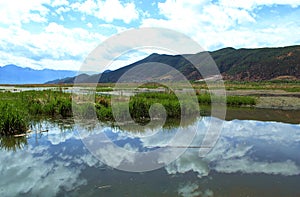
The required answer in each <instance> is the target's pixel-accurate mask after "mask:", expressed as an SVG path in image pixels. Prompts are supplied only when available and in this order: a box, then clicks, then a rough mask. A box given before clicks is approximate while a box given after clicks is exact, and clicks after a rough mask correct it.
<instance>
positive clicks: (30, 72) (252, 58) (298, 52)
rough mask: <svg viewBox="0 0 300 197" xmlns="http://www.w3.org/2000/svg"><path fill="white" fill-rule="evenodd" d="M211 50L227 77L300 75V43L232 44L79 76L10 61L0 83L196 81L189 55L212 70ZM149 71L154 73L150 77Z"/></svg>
mask: <svg viewBox="0 0 300 197" xmlns="http://www.w3.org/2000/svg"><path fill="white" fill-rule="evenodd" d="M208 53H209V54H210V56H211V57H212V59H213V60H214V61H215V63H216V65H217V67H218V69H219V70H220V73H221V74H222V76H223V78H224V79H225V80H237V81H260V80H272V79H280V78H288V79H300V45H297V46H288V47H277V48H256V49H245V48H242V49H234V48H230V47H229V48H223V49H220V50H216V51H210V52H200V53H197V54H189V55H165V54H157V53H153V54H151V55H149V56H148V57H146V58H144V59H142V60H139V61H137V62H135V63H132V64H130V65H127V66H124V67H122V68H119V69H117V70H113V71H111V70H107V71H105V72H103V73H102V74H101V75H100V74H80V75H78V76H76V74H77V72H76V71H69V70H51V69H44V70H34V69H31V68H22V67H18V66H16V65H6V66H3V67H0V84H41V83H48V84H57V83H74V80H75V78H76V77H77V78H76V82H78V83H95V82H97V81H98V82H101V83H106V82H117V81H118V80H119V79H120V78H121V77H122V80H123V81H124V82H126V81H128V82H134V81H139V80H140V79H146V80H151V78H155V79H156V80H162V81H163V80H179V79H180V74H182V75H184V76H185V78H187V79H188V80H192V81H195V80H199V79H202V76H201V74H200V73H199V72H198V70H197V69H195V67H194V66H193V65H192V64H191V63H190V62H189V61H187V59H192V60H193V59H194V60H195V59H198V60H199V59H200V61H199V65H200V66H202V67H203V68H204V70H205V69H206V71H208V72H209V69H210V67H209V65H207V64H205V60H201V59H205V58H204V57H205V55H207V54H208ZM185 57H187V59H186V58H185ZM159 63H160V64H165V65H169V68H166V69H157V68H158V67H159V66H158V65H159ZM196 66H198V65H196ZM174 70H175V71H178V72H175V71H174ZM130 71H131V72H130ZM126 73H130V74H129V75H128V76H126V75H124V74H126ZM178 73H180V74H178ZM149 74H151V76H150V77H149ZM100 76H101V77H100Z"/></svg>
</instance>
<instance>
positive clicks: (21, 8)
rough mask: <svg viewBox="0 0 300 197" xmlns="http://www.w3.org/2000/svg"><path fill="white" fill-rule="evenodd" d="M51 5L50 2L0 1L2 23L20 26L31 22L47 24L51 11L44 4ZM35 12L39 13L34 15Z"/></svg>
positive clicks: (43, 0)
mask: <svg viewBox="0 0 300 197" xmlns="http://www.w3.org/2000/svg"><path fill="white" fill-rule="evenodd" d="M49 3H50V0H40V1H36V0H28V1H26V2H23V1H18V0H10V1H0V13H1V23H2V24H7V25H12V24H14V25H20V24H21V23H22V22H25V23H28V22H30V21H35V22H45V21H47V19H46V15H47V14H48V13H49V10H48V8H46V7H45V6H44V4H49ZM33 11H35V12H38V13H32V12H33Z"/></svg>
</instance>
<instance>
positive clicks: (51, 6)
mask: <svg viewBox="0 0 300 197" xmlns="http://www.w3.org/2000/svg"><path fill="white" fill-rule="evenodd" d="M141 27H164V28H169V29H172V30H176V31H178V32H180V33H183V34H185V35H187V36H189V37H191V38H192V39H194V40H195V41H196V42H197V43H198V44H199V45H200V46H202V47H203V49H205V50H208V51H213V50H217V49H220V48H224V47H234V48H257V47H280V46H288V45H297V44H300V0H158V1H157V0H155V1H141V0H78V1H73V0H0V66H4V65H7V64H15V65H18V66H21V67H30V68H34V69H44V68H50V69H57V70H63V69H66V70H78V69H79V68H80V66H81V65H82V62H83V61H84V59H85V58H86V57H87V55H88V54H89V53H90V52H91V51H92V50H93V49H94V48H95V47H97V46H98V45H99V44H100V43H102V42H104V41H105V40H106V39H108V38H109V37H111V36H113V35H115V34H118V33H122V32H123V31H126V30H129V29H133V28H141ZM146 55H149V53H132V54H128V55H127V56H125V58H121V59H119V60H118V61H116V62H115V64H114V65H113V67H112V69H116V68H118V67H120V66H125V65H127V64H128V63H131V62H134V61H137V60H139V59H141V58H144V57H145V56H146Z"/></svg>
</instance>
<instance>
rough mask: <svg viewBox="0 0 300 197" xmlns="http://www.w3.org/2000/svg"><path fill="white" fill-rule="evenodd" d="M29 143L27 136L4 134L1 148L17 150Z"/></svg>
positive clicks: (0, 144) (0, 143) (0, 142)
mask: <svg viewBox="0 0 300 197" xmlns="http://www.w3.org/2000/svg"><path fill="white" fill-rule="evenodd" d="M26 145H27V138H26V136H22V137H14V136H4V137H0V149H4V150H7V151H17V150H19V149H23V148H24V147H25V146H26Z"/></svg>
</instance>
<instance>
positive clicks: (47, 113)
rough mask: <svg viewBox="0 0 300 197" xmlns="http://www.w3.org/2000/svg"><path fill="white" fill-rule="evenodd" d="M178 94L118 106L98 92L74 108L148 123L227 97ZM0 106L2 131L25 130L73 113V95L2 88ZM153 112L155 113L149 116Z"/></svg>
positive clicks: (240, 99)
mask: <svg viewBox="0 0 300 197" xmlns="http://www.w3.org/2000/svg"><path fill="white" fill-rule="evenodd" d="M101 88H103V87H101ZM177 96H178V95H175V94H174V93H173V92H171V91H169V92H144V93H139V94H136V95H134V96H131V97H130V98H129V104H128V103H126V102H124V100H120V101H118V102H117V103H116V105H115V106H112V105H111V96H105V95H96V97H95V103H82V104H79V105H75V106H73V107H74V108H73V110H74V109H75V110H76V114H77V115H79V116H80V118H84V119H90V118H93V117H95V114H96V116H97V118H98V119H99V120H101V121H111V122H113V121H115V120H119V121H127V120H131V119H133V120H134V121H137V122H140V123H147V122H149V121H150V119H151V118H154V119H160V118H163V116H164V112H165V115H166V116H167V117H166V118H167V119H180V118H181V117H182V116H184V117H188V116H191V117H194V116H198V115H199V110H198V109H199V105H198V104H205V105H210V104H211V97H213V98H214V99H213V100H214V101H216V102H221V101H222V100H223V99H225V98H222V97H218V96H210V95H209V94H199V95H197V99H198V103H193V102H191V100H189V99H190V96H189V95H186V96H183V95H181V94H179V97H180V101H179V100H178V98H177ZM226 102H227V104H228V105H229V106H244V105H247V106H251V105H255V103H256V100H255V98H254V97H249V96H228V97H227V101H226ZM154 104H156V105H154ZM157 104H160V105H157ZM113 107H114V108H113ZM162 107H163V108H164V109H162ZM128 109H129V113H128ZM0 110H1V115H0V118H1V119H0V135H14V134H19V133H24V132H25V131H26V130H27V129H28V127H29V126H30V124H29V123H30V120H32V119H35V118H36V117H56V118H66V117H72V116H73V111H72V95H71V94H70V93H65V92H63V91H62V90H61V89H59V91H53V90H43V91H23V92H15V93H12V92H1V93H0ZM149 110H150V114H149ZM150 115H152V116H151V117H150Z"/></svg>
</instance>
